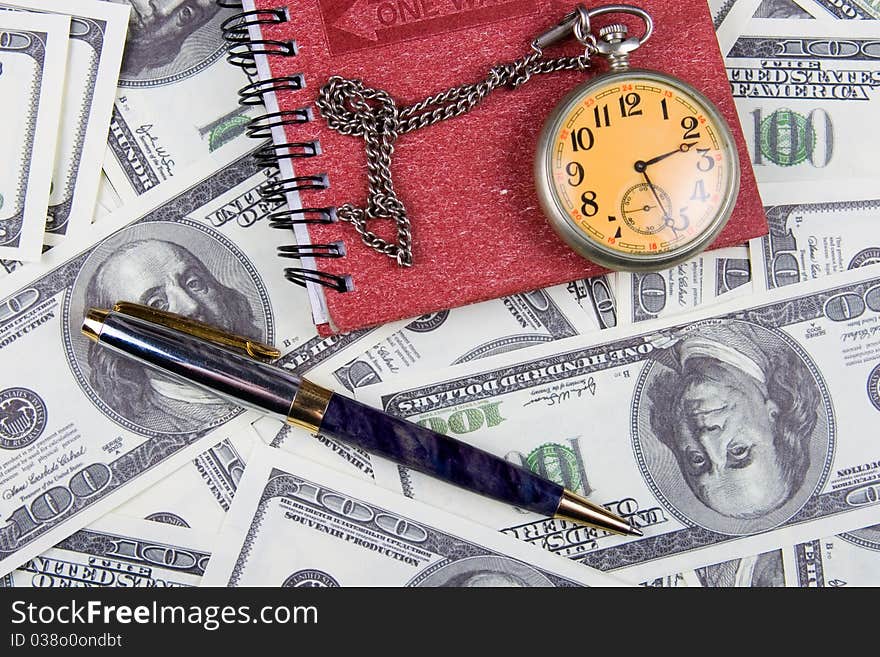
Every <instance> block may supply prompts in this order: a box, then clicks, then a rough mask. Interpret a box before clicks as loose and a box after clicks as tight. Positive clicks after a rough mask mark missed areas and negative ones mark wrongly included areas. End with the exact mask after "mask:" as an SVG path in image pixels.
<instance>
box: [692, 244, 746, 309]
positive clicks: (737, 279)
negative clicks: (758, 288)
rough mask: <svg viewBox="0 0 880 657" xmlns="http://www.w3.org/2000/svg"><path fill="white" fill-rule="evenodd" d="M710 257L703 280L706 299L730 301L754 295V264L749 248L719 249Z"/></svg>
mask: <svg viewBox="0 0 880 657" xmlns="http://www.w3.org/2000/svg"><path fill="white" fill-rule="evenodd" d="M709 255H710V259H709V264H708V267H707V268H706V269H707V271H706V276H705V278H704V280H703V296H704V298H707V299H712V300H717V301H730V300H732V299H734V298H736V297H738V296H743V295H748V294H751V293H752V289H753V287H752V264H751V261H750V259H749V258H750V251H749V247H748V246H735V247H731V248H729V249H719V250H717V251H713V252H712V253H710V254H709ZM722 297H723V298H722Z"/></svg>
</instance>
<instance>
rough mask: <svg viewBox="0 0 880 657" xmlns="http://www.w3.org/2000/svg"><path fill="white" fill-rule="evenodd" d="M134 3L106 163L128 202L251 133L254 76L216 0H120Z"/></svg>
mask: <svg viewBox="0 0 880 657" xmlns="http://www.w3.org/2000/svg"><path fill="white" fill-rule="evenodd" d="M113 1H114V2H117V3H120V4H125V5H129V6H131V19H130V21H129V28H128V42H127V44H126V47H125V58H124V59H123V62H122V72H121V74H120V77H119V89H118V97H117V99H116V105H115V107H114V109H113V115H112V118H111V121H110V134H109V137H108V146H109V149H108V152H107V159H106V161H105V163H104V169H105V171H106V172H107V176H108V177H109V178H110V181H111V182H112V183H113V186H114V187H115V188H116V191H117V192H119V194H120V195H121V196H122V197H123V199H125V200H130V199H132V198H134V197H135V196H138V195H140V194H143V193H144V192H146V191H147V190H149V189H152V188H153V187H155V186H156V185H158V184H160V183H161V182H163V181H165V180H168V179H169V178H171V177H172V176H173V175H174V174H175V172H177V171H178V170H179V169H180V168H181V167H183V166H185V165H187V164H190V163H193V162H195V161H197V160H199V159H200V158H202V157H204V156H205V155H207V154H208V153H210V152H213V151H214V150H216V149H217V148H218V147H219V146H221V145H223V144H225V143H227V142H229V141H230V140H232V139H234V138H235V137H237V136H239V135H241V134H243V133H244V128H245V125H246V124H247V122H248V121H249V117H248V116H247V114H246V112H245V111H244V109H242V108H241V107H240V106H239V104H238V95H237V94H238V90H239V89H240V88H241V87H243V86H244V85H245V84H247V83H248V78H247V76H246V75H245V74H244V73H243V72H242V71H241V70H240V69H239V68H237V67H235V66H232V65H230V64H229V63H228V62H227V61H226V59H225V56H224V55H225V54H226V44H225V42H224V40H223V36H222V32H221V30H220V25H221V23H222V22H223V21H224V20H226V19H227V18H229V17H230V16H232V15H234V14H235V13H236V11H240V10H235V9H228V8H223V7H220V6H219V5H218V4H217V3H216V2H215V1H214V0H113Z"/></svg>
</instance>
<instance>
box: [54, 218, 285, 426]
mask: <svg viewBox="0 0 880 657" xmlns="http://www.w3.org/2000/svg"><path fill="white" fill-rule="evenodd" d="M231 249H232V247H231V246H228V245H225V244H224V243H223V242H219V241H217V240H215V239H212V237H211V236H210V235H209V234H207V233H205V232H203V231H201V230H199V229H196V228H193V227H189V226H185V225H182V224H174V223H170V222H160V223H153V224H149V223H148V224H143V225H135V226H132V227H130V228H128V229H125V230H123V231H121V232H120V233H119V234H117V235H114V236H113V237H111V238H109V239H108V240H107V241H106V242H105V243H103V244H102V245H100V246H99V247H97V248H96V249H95V250H94V251H93V252H92V253H91V254H90V256H89V258H88V260H87V262H86V264H85V265H84V266H83V268H82V270H81V272H80V276H79V278H78V279H77V282H76V284H75V285H74V292H73V293H72V297H74V298H73V301H72V302H71V307H70V318H69V320H68V324H69V325H70V326H69V330H70V333H71V342H72V343H73V345H74V349H73V351H74V354H75V357H74V363H73V365H74V367H75V369H77V370H78V371H79V372H78V373H79V375H80V376H79V377H78V378H79V379H80V382H81V384H84V385H85V386H87V387H88V388H90V389H91V392H92V393H93V394H94V396H95V397H97V401H99V402H100V404H99V405H100V406H101V407H102V410H104V411H105V412H106V413H108V414H110V415H112V416H113V417H114V419H117V420H122V421H123V422H124V424H126V425H127V426H129V427H130V428H132V429H133V430H136V431H140V432H141V433H156V432H157V433H186V432H192V431H199V430H203V429H206V428H209V427H211V426H216V425H217V424H220V423H222V422H224V421H226V420H228V419H230V418H231V417H232V416H234V415H235V414H237V412H238V409H237V407H235V406H233V405H231V404H228V403H226V402H225V401H223V400H221V399H219V398H218V397H215V396H213V395H210V394H208V393H204V392H201V391H200V390H198V389H196V388H193V387H192V386H188V385H185V384H183V383H180V382H178V381H176V380H174V379H172V378H169V377H165V376H162V375H161V374H159V373H157V372H155V371H154V370H153V369H151V368H147V367H144V366H143V365H140V364H138V363H134V362H132V361H131V360H130V359H127V358H124V357H122V356H119V355H118V354H116V353H114V352H113V351H111V350H109V349H106V348H103V347H100V346H99V345H97V344H94V343H92V342H91V341H88V340H87V341H86V342H83V341H82V336H78V335H77V333H78V324H79V323H81V322H82V317H83V314H84V312H85V309H87V308H90V307H97V308H112V307H113V304H115V303H116V302H117V301H131V302H134V303H139V304H142V305H145V306H151V307H154V308H158V309H160V310H167V311H169V312H173V313H178V314H181V315H185V316H187V317H190V318H192V319H197V320H199V321H202V322H205V323H208V324H212V325H215V326H219V327H222V328H224V329H225V330H228V331H231V332H234V333H237V334H239V335H245V336H249V337H254V338H256V339H267V330H268V328H267V327H268V319H267V318H266V316H265V313H263V312H260V309H261V308H262V307H263V306H262V304H261V302H260V298H261V294H260V289H259V288H260V283H259V281H257V280H255V278H254V277H253V274H251V273H249V271H248V270H247V269H246V268H245V267H244V266H243V264H242V260H243V257H242V256H241V255H238V254H236V253H234V252H232V250H231Z"/></svg>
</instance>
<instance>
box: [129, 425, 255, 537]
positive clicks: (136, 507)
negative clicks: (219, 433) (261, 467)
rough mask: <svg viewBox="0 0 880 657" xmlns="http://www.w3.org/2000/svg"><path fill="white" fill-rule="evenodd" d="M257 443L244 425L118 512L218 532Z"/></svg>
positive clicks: (207, 532) (136, 497)
mask: <svg viewBox="0 0 880 657" xmlns="http://www.w3.org/2000/svg"><path fill="white" fill-rule="evenodd" d="M255 442H256V436H255V435H254V433H253V431H251V430H250V427H245V426H243V427H241V428H240V429H239V430H238V431H236V432H235V433H234V434H232V436H230V437H229V438H226V439H225V440H221V441H220V442H219V443H217V444H216V445H214V446H213V447H211V448H210V449H207V450H205V451H204V452H202V453H201V454H199V455H198V456H196V457H195V458H194V459H193V460H192V461H190V462H189V463H187V464H186V465H185V466H183V467H182V468H180V469H179V470H177V471H175V472H173V473H172V474H170V475H168V476H167V477H166V478H165V479H163V480H162V481H160V482H159V483H158V484H156V485H155V486H151V487H150V488H148V489H147V490H145V491H144V492H142V493H140V494H138V495H136V496H135V497H133V498H132V499H130V500H129V501H127V502H125V503H124V504H122V505H121V506H119V507H117V508H116V509H115V510H114V512H115V513H118V514H121V515H124V516H128V517H130V518H138V519H143V520H152V521H153V522H161V523H165V524H168V525H175V526H177V527H188V528H191V529H197V530H199V531H202V532H205V533H206V534H212V533H214V534H215V533H217V532H219V531H220V527H221V526H222V524H223V520H224V519H225V518H226V512H227V511H229V505H230V504H232V498H233V497H234V496H235V491H236V490H237V488H238V482H239V480H240V479H241V475H242V474H243V473H244V469H245V466H246V464H247V458H248V457H249V456H250V453H251V450H252V449H253V447H254V444H255Z"/></svg>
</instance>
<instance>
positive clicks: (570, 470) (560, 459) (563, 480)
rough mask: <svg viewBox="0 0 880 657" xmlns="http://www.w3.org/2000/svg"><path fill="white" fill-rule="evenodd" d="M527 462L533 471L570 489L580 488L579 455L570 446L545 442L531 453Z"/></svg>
mask: <svg viewBox="0 0 880 657" xmlns="http://www.w3.org/2000/svg"><path fill="white" fill-rule="evenodd" d="M526 464H527V465H528V467H529V469H530V470H531V471H532V472H534V473H536V474H539V475H541V476H542V477H546V478H547V479H549V480H550V481H552V482H554V483H557V484H559V485H560V486H565V487H566V488H568V489H569V490H578V488H579V487H580V485H581V475H580V468H579V467H578V460H577V455H576V454H575V453H574V450H573V449H571V448H570V447H565V446H564V445H559V444H557V443H545V444H543V445H541V446H540V447H536V448H535V449H533V450H532V451H531V452H530V453H529V455H528V457H527V458H526Z"/></svg>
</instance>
